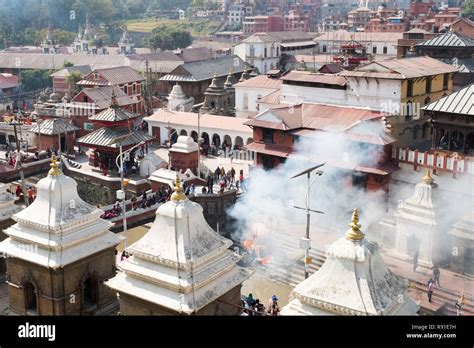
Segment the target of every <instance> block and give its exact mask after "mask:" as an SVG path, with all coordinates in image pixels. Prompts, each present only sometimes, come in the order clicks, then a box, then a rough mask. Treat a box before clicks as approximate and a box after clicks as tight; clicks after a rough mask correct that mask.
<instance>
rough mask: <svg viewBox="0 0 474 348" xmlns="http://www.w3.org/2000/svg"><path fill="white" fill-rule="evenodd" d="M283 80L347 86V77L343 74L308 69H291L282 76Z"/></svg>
mask: <svg viewBox="0 0 474 348" xmlns="http://www.w3.org/2000/svg"><path fill="white" fill-rule="evenodd" d="M281 80H282V81H298V82H310V83H321V84H328V85H338V86H345V85H346V84H347V81H346V79H345V78H344V77H342V76H338V75H333V74H321V73H311V72H307V71H291V72H289V73H288V74H286V75H284V76H283V77H281Z"/></svg>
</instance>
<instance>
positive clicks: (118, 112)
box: [89, 107, 140, 122]
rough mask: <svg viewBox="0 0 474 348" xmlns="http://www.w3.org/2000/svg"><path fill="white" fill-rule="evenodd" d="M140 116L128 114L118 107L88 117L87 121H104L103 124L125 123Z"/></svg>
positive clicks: (128, 112)
mask: <svg viewBox="0 0 474 348" xmlns="http://www.w3.org/2000/svg"><path fill="white" fill-rule="evenodd" d="M138 116H140V115H138V114H135V113H133V112H130V111H128V110H125V109H122V108H120V107H118V108H114V107H109V108H108V109H105V110H104V111H101V112H99V113H98V114H97V115H93V116H90V117H89V120H94V121H105V122H117V121H127V120H130V119H133V118H136V117H138Z"/></svg>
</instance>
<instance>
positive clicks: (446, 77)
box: [443, 74, 449, 89]
mask: <svg viewBox="0 0 474 348" xmlns="http://www.w3.org/2000/svg"><path fill="white" fill-rule="evenodd" d="M448 84H449V74H444V75H443V89H448Z"/></svg>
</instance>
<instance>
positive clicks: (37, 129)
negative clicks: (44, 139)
mask: <svg viewBox="0 0 474 348" xmlns="http://www.w3.org/2000/svg"><path fill="white" fill-rule="evenodd" d="M78 129H79V128H78V127H76V126H75V125H73V124H71V123H69V122H67V121H65V120H63V119H62V118H50V119H47V120H44V121H42V122H41V123H40V124H38V123H36V124H35V125H34V126H33V127H31V129H30V130H29V131H30V132H32V133H40V134H41V135H56V134H64V133H66V132H72V131H76V130H78Z"/></svg>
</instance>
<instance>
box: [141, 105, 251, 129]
mask: <svg viewBox="0 0 474 348" xmlns="http://www.w3.org/2000/svg"><path fill="white" fill-rule="evenodd" d="M197 117H198V114H197V113H194V112H183V111H168V110H165V109H160V110H158V111H156V112H155V113H154V114H153V115H151V116H148V117H145V118H144V120H145V121H147V122H159V123H164V124H168V123H169V124H170V126H171V127H176V126H178V125H179V126H181V125H182V126H194V125H195V126H196V129H197ZM199 120H200V126H201V131H202V129H204V128H211V129H212V128H214V129H216V130H231V131H235V132H244V133H252V131H251V129H250V128H249V127H247V126H245V125H244V123H245V121H247V119H246V118H240V117H228V116H216V115H208V114H204V115H201V117H200V118H199Z"/></svg>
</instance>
